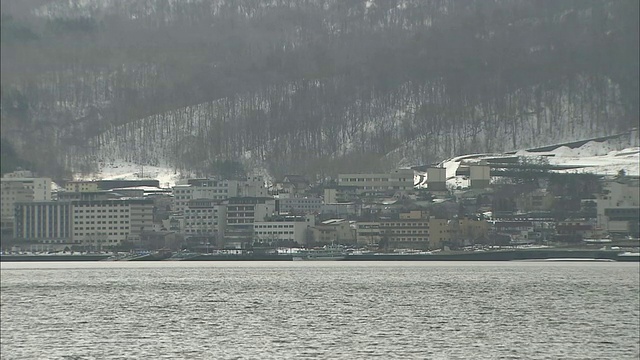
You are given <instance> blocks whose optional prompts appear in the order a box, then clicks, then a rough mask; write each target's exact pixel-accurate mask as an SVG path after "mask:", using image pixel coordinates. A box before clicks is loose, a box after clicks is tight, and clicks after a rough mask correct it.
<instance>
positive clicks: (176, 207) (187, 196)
mask: <svg viewBox="0 0 640 360" xmlns="http://www.w3.org/2000/svg"><path fill="white" fill-rule="evenodd" d="M193 189H194V187H193V186H192V185H176V186H174V187H173V211H175V212H176V213H182V212H183V211H184V209H185V207H187V204H188V203H189V201H191V200H193Z"/></svg>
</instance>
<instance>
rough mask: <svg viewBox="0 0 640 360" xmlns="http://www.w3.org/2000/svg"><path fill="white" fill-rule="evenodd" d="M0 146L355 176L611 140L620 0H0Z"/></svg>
mask: <svg viewBox="0 0 640 360" xmlns="http://www.w3.org/2000/svg"><path fill="white" fill-rule="evenodd" d="M1 25H2V29H1V31H0V33H1V34H2V38H1V43H0V45H1V48H2V49H1V50H2V52H1V55H0V56H1V69H2V80H1V81H0V85H1V92H2V137H3V139H4V140H5V141H9V142H11V143H12V146H14V147H15V148H16V149H17V150H18V153H19V154H20V155H21V156H22V157H24V158H25V159H26V160H28V161H30V162H32V163H34V164H35V166H36V167H39V168H40V170H42V171H44V172H60V169H71V168H74V169H76V170H77V169H78V168H79V167H88V168H91V166H92V165H95V164H96V162H97V160H98V159H104V158H105V157H107V158H109V157H112V158H116V157H117V158H129V159H131V160H135V161H138V162H141V163H146V164H154V163H167V164H169V165H171V166H174V167H175V168H176V169H183V170H199V171H205V170H206V169H207V167H210V165H211V164H212V163H214V162H216V161H224V160H234V161H235V160H239V159H243V160H244V161H248V162H256V163H262V164H266V165H267V166H268V167H269V169H270V170H271V171H272V172H274V173H275V174H283V173H285V172H309V173H316V174H317V173H323V174H324V173H327V174H331V173H335V172H339V171H342V169H351V170H362V171H365V170H372V169H373V168H379V167H389V166H394V165H397V164H399V163H401V162H407V163H411V164H414V165H415V163H418V162H422V163H425V162H430V161H435V160H437V159H440V158H442V157H446V156H451V155H454V154H461V153H467V152H480V151H501V150H511V149H515V148H518V147H522V146H534V145H540V144H545V143H547V142H549V141H554V140H557V141H561V140H566V139H575V138H579V137H586V136H594V135H601V134H607V133H611V132H616V131H622V130H626V129H628V128H630V127H633V126H634V125H635V123H636V122H637V114H638V111H639V110H638V98H639V97H640V95H639V92H638V78H639V75H638V2H637V1H631V0H617V1H616V0H610V1H607V0H599V1H597V0H585V1H563V0H560V1H552V0H544V1H525V0H494V1H485V0H433V1H418V0H414V1H402V0H397V1H394V0H389V1H379V0H378V1H374V0H370V1H344V0H334V1H330V0H313V1H312V0H308V1H294V0H275V1H262V0H241V1H233V2H225V1H176V2H174V1H167V0H139V1H130V2H103V1H83V2H78V1H41V0H29V1H19V0H8V1H4V2H3V6H2V21H1Z"/></svg>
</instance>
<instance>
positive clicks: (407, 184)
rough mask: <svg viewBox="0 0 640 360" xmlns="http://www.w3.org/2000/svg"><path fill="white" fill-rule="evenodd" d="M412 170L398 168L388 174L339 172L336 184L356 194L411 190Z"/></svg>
mask: <svg viewBox="0 0 640 360" xmlns="http://www.w3.org/2000/svg"><path fill="white" fill-rule="evenodd" d="M413 176H414V172H413V170H411V169H399V170H396V171H393V172H391V173H389V174H339V175H338V186H339V187H341V188H345V189H351V190H353V191H355V193H356V194H358V195H361V194H377V193H393V192H399V191H410V190H413V181H414V180H413Z"/></svg>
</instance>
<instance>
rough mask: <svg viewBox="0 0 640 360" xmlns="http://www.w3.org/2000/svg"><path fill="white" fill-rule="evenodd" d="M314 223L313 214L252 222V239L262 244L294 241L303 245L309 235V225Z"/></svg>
mask: <svg viewBox="0 0 640 360" xmlns="http://www.w3.org/2000/svg"><path fill="white" fill-rule="evenodd" d="M314 225H315V218H314V217H313V216H286V217H278V218H275V219H272V220H270V221H256V222H255V223H253V234H254V239H255V240H256V241H258V242H259V243H262V244H272V243H274V242H276V243H278V242H296V243H298V244H300V245H305V244H306V242H307V241H308V240H309V239H310V238H311V237H310V235H309V234H310V230H309V229H310V227H312V226H314Z"/></svg>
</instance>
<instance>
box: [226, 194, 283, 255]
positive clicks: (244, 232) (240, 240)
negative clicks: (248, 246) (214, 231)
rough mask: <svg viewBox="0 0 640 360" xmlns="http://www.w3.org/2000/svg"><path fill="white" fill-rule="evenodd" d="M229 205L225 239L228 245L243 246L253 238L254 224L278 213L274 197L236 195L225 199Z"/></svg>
mask: <svg viewBox="0 0 640 360" xmlns="http://www.w3.org/2000/svg"><path fill="white" fill-rule="evenodd" d="M225 202H226V205H227V209H226V210H227V215H226V225H225V230H224V241H225V244H226V245H232V244H233V245H232V246H234V247H239V246H242V245H243V244H245V243H248V242H250V241H252V240H253V224H254V223H255V222H256V221H264V220H265V219H266V218H267V216H273V215H275V214H276V200H275V199H273V198H266V197H262V198H256V197H235V198H229V199H227V200H225Z"/></svg>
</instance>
